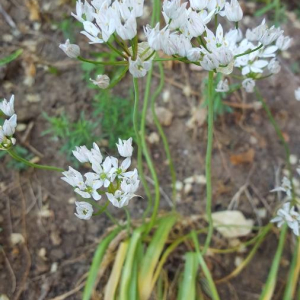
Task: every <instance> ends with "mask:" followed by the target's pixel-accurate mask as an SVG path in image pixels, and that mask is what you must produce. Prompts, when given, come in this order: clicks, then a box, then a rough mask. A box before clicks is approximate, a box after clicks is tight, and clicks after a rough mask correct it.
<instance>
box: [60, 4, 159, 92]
mask: <svg viewBox="0 0 300 300" xmlns="http://www.w3.org/2000/svg"><path fill="white" fill-rule="evenodd" d="M143 10H144V0H123V1H118V0H115V1H111V0H92V1H91V3H89V2H88V1H84V3H82V2H81V0H78V1H77V3H76V13H72V16H73V17H75V18H76V19H77V20H78V21H79V22H81V23H82V25H83V28H84V30H83V31H81V33H82V34H83V35H85V36H86V37H87V38H88V39H89V43H90V44H103V43H105V44H107V45H108V46H109V48H110V49H111V50H112V51H116V52H117V53H118V54H119V55H121V56H122V58H123V59H125V60H127V63H128V65H129V72H130V73H131V74H132V75H133V77H143V76H145V75H146V73H147V71H149V69H150V67H151V62H152V59H153V54H154V53H153V54H152V52H151V51H150V53H149V49H150V48H149V46H148V44H147V43H138V42H137V18H139V17H141V16H142V15H143ZM112 40H115V41H116V42H117V43H118V46H121V50H118V49H116V48H115V47H114V46H112V45H111V41H112ZM127 41H131V43H132V45H133V46H132V48H133V49H132V48H128V46H127V44H126V43H127ZM60 48H61V49H62V50H63V51H64V52H65V53H66V54H67V55H68V56H69V57H70V58H78V57H80V49H79V47H78V46H77V45H76V44H70V42H69V40H67V41H66V42H65V44H61V45H60ZM151 54H152V55H151ZM99 76H101V75H99ZM99 76H98V77H97V79H96V80H92V82H93V83H94V84H96V85H98V86H99V87H100V88H107V87H108V85H109V80H108V79H107V78H106V77H105V78H103V77H99ZM105 76H106V75H105Z"/></svg>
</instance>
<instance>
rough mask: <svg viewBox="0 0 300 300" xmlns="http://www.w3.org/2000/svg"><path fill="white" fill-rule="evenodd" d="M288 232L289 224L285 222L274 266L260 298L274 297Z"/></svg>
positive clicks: (264, 299) (268, 298) (267, 299)
mask: <svg viewBox="0 0 300 300" xmlns="http://www.w3.org/2000/svg"><path fill="white" fill-rule="evenodd" d="M286 233H287V224H284V225H283V226H282V229H281V233H280V238H279V244H278V247H277V250H276V254H275V257H274V259H273V263H272V267H271V270H270V273H269V276H268V279H267V282H266V284H265V286H264V289H263V291H262V294H261V296H260V298H259V300H271V299H273V297H272V296H273V293H274V289H275V285H276V279H277V273H278V269H279V264H280V259H281V255H282V251H283V247H284V241H285V237H286Z"/></svg>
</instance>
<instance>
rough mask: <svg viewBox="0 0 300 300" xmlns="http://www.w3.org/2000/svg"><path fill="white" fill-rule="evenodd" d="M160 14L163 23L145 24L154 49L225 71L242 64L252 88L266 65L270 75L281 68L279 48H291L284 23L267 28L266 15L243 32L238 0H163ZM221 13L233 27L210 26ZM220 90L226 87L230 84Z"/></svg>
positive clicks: (240, 67)
mask: <svg viewBox="0 0 300 300" xmlns="http://www.w3.org/2000/svg"><path fill="white" fill-rule="evenodd" d="M162 14H163V17H164V21H165V24H166V25H165V26H164V27H163V28H162V29H160V24H159V23H158V24H157V25H156V26H155V27H154V28H151V27H150V26H149V25H148V26H146V27H145V34H146V36H147V39H148V43H149V46H150V47H151V48H152V49H153V50H156V51H158V50H161V51H163V52H164V53H165V54H167V55H173V56H175V57H177V58H178V59H179V60H182V61H188V62H193V63H195V64H198V65H200V66H202V67H203V69H205V70H208V71H217V72H221V73H223V74H225V75H229V74H231V73H232V72H233V68H234V67H235V68H237V69H238V70H240V72H241V76H242V77H241V78H243V80H242V86H243V87H244V88H245V90H246V91H247V92H249V93H250V92H253V90H254V87H255V80H256V79H258V78H261V77H262V73H263V72H264V70H267V71H268V73H269V74H268V76H269V75H271V74H276V73H278V72H279V71H280V64H279V62H278V60H276V52H278V51H284V50H287V49H288V48H289V46H290V45H291V41H292V40H291V38H289V37H285V36H283V31H282V30H281V29H279V28H275V27H274V26H273V27H271V28H268V26H267V25H266V23H265V20H263V22H262V23H261V24H260V25H259V26H258V27H256V28H254V29H253V30H250V29H248V30H247V32H246V36H245V37H243V33H242V32H241V30H239V29H238V25H237V22H238V21H240V20H241V19H242V17H243V11H242V9H241V7H240V5H239V3H238V1H237V0H231V2H230V3H229V2H226V1H225V0H210V1H208V0H190V1H189V3H188V2H184V3H182V4H181V1H180V0H170V1H168V0H165V1H164V3H163V8H162ZM218 16H221V17H226V18H227V19H228V20H229V21H231V22H235V28H233V29H231V30H230V31H228V32H227V33H224V30H223V27H222V25H221V24H219V25H218V26H217V28H216V33H214V32H212V31H211V30H210V29H209V28H208V23H209V22H210V21H211V20H212V19H214V20H216V18H217V17H218ZM222 84H223V83H221V84H220V85H222ZM218 89H219V88H218ZM219 90H220V91H222V92H223V91H224V90H225V91H227V86H226V85H225V88H221V89H219Z"/></svg>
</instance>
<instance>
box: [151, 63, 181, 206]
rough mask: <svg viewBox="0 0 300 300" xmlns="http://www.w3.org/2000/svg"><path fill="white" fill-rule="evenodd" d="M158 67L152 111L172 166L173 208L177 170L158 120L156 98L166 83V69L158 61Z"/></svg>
mask: <svg viewBox="0 0 300 300" xmlns="http://www.w3.org/2000/svg"><path fill="white" fill-rule="evenodd" d="M158 67H159V72H160V83H159V86H158V87H157V89H156V91H155V92H154V94H153V96H152V98H151V111H152V115H153V120H154V123H155V125H156V127H157V130H158V132H159V135H160V136H161V139H162V142H163V145H164V148H165V153H166V156H167V160H168V164H169V168H170V174H171V180H172V195H173V208H174V209H175V207H176V199H175V198H176V171H175V167H174V163H173V160H172V156H171V151H170V147H169V143H168V140H167V137H166V135H165V133H164V130H163V128H162V126H161V124H160V122H159V120H158V117H157V115H156V112H155V100H156V98H157V97H158V95H159V94H160V93H161V91H162V89H163V87H164V84H165V74H164V69H163V66H162V63H158Z"/></svg>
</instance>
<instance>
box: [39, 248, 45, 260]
mask: <svg viewBox="0 0 300 300" xmlns="http://www.w3.org/2000/svg"><path fill="white" fill-rule="evenodd" d="M38 256H39V257H40V258H41V259H42V260H47V257H46V248H41V249H40V250H39V252H38Z"/></svg>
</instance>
